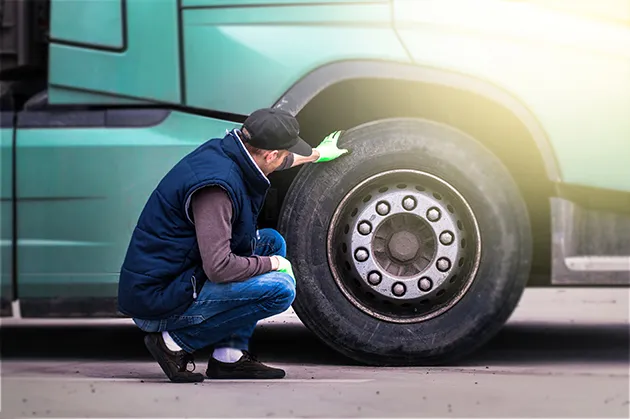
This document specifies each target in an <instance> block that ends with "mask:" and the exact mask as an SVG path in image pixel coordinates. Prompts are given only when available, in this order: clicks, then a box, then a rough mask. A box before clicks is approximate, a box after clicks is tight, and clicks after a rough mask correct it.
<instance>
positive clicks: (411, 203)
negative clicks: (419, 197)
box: [402, 196, 416, 211]
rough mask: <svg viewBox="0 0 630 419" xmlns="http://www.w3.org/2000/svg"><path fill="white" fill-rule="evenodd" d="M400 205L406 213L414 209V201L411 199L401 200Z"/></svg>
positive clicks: (409, 197)
mask: <svg viewBox="0 0 630 419" xmlns="http://www.w3.org/2000/svg"><path fill="white" fill-rule="evenodd" d="M402 204H403V208H404V209H406V210H407V211H411V210H412V209H414V208H415V207H416V200H415V199H414V198H413V197H411V196H408V197H406V198H405V199H403V202H402Z"/></svg>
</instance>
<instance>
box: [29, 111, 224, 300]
mask: <svg viewBox="0 0 630 419" xmlns="http://www.w3.org/2000/svg"><path fill="white" fill-rule="evenodd" d="M234 126H235V125H234V124H231V123H227V122H223V121H218V120H214V119H210V118H204V117H197V116H191V115H187V114H183V113H173V114H172V115H170V116H169V117H168V118H167V119H166V120H165V121H164V122H162V123H161V124H159V125H158V126H155V127H151V128H120V129H103V128H94V129H89V128H87V129H58V128H50V129H24V130H19V132H18V137H17V145H18V156H17V170H18V173H17V176H18V198H19V201H18V214H19V217H18V230H19V237H20V240H19V242H18V283H19V287H18V293H19V295H20V297H21V298H28V297H76V296H85V297H99V296H100V297H113V296H115V295H116V283H117V279H118V272H119V269H120V265H121V263H122V260H123V258H124V253H125V251H126V248H127V244H128V241H129V237H130V235H131V232H132V230H133V228H134V226H135V223H136V221H137V218H138V215H139V214H140V211H141V210H142V207H143V206H144V203H145V202H146V199H147V197H148V196H149V194H150V193H151V191H152V190H153V188H154V187H155V186H156V185H157V183H158V181H159V180H160V179H161V177H162V176H163V175H164V174H165V173H166V172H167V171H168V170H169V169H170V168H171V167H172V166H173V165H174V164H175V163H176V162H177V161H178V160H179V159H180V158H181V157H182V156H183V155H184V154H185V153H187V152H189V151H191V150H192V149H193V148H195V147H196V146H197V145H199V144H201V143H202V142H204V141H206V140H207V139H209V138H212V137H217V136H223V135H224V133H225V130H226V129H231V128H232V127H234ZM68 285H70V286H68Z"/></svg>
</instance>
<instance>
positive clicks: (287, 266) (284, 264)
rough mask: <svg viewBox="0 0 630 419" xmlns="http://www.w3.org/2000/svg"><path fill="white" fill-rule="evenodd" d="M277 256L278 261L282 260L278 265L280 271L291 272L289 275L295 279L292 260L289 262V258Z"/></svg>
mask: <svg viewBox="0 0 630 419" xmlns="http://www.w3.org/2000/svg"><path fill="white" fill-rule="evenodd" d="M276 257H277V258H278V261H279V262H280V265H279V266H278V272H283V273H285V274H289V276H291V278H293V280H294V281H295V275H294V274H293V267H292V266H291V262H289V261H288V260H287V259H285V258H283V257H282V256H276Z"/></svg>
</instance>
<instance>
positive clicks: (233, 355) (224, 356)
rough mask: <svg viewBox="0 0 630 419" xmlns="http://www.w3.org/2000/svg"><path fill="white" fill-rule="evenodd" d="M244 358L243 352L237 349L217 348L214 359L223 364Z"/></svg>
mask: <svg viewBox="0 0 630 419" xmlns="http://www.w3.org/2000/svg"><path fill="white" fill-rule="evenodd" d="M242 356H243V351H241V350H240V349H235V348H216V349H215V350H214V353H213V354H212V357H213V358H215V359H218V360H219V361H221V362H236V361H238V360H239V359H241V357H242Z"/></svg>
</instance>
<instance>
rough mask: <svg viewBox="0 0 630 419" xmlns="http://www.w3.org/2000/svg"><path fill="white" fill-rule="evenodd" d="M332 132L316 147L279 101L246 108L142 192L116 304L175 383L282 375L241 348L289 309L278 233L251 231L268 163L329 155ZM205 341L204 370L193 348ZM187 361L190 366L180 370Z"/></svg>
mask: <svg viewBox="0 0 630 419" xmlns="http://www.w3.org/2000/svg"><path fill="white" fill-rule="evenodd" d="M338 137H339V132H335V133H333V134H331V135H329V136H327V137H326V138H325V139H324V141H323V142H322V143H321V144H320V145H319V146H318V147H317V148H315V149H312V148H311V147H310V146H309V145H308V144H307V143H306V142H305V141H304V140H302V139H301V138H300V137H299V125H298V122H297V120H296V119H295V118H294V117H293V116H291V115H290V114H289V113H286V112H284V111H281V110H278V109H260V110H258V111H255V112H254V113H252V114H251V115H250V116H249V117H248V118H247V120H246V121H245V122H244V124H243V126H242V127H241V129H235V130H232V131H231V132H228V133H227V134H226V135H225V137H223V138H217V139H212V140H209V141H207V142H205V143H204V144H202V145H201V146H200V147H198V148H197V149H195V150H194V151H192V152H191V153H190V154H188V155H186V156H185V157H184V158H183V159H182V160H180V161H179V162H178V163H177V164H176V165H175V166H174V167H173V168H172V169H171V170H170V171H169V172H168V173H167V174H166V176H165V177H164V178H163V179H162V180H161V181H160V183H159V184H158V186H157V187H156V189H155V190H154V191H153V193H152V194H151V195H150V197H149V199H148V202H147V203H146V205H145V207H144V209H143V211H142V213H141V215H140V218H139V220H138V223H137V225H136V227H135V229H134V231H133V234H132V237H131V241H130V244H129V247H128V250H127V254H126V256H125V260H124V262H123V266H122V268H121V273H120V280H119V285H118V304H119V310H120V311H121V312H122V313H123V314H125V315H128V316H130V317H132V318H133V320H134V322H135V324H136V325H137V326H138V327H139V328H140V329H141V330H143V331H144V332H146V333H147V335H146V336H145V338H144V342H145V345H146V346H147V349H148V350H149V352H150V353H151V355H152V356H153V357H154V358H155V360H156V361H157V363H158V364H159V365H160V367H161V368H162V370H163V371H164V373H165V374H166V375H167V376H168V378H169V379H170V380H171V381H173V382H199V381H203V380H204V378H205V377H207V378H210V379H252V378H253V379H256V378H260V379H272V378H283V377H284V375H285V372H284V371H283V370H281V369H278V368H272V367H269V366H266V365H264V364H262V363H260V362H259V361H257V360H256V358H255V357H254V356H252V354H251V353H250V352H249V351H248V349H249V340H250V338H251V336H252V333H253V331H254V328H255V326H256V323H257V322H258V321H259V320H262V319H265V318H268V317H271V316H273V315H276V314H279V313H281V312H283V311H285V310H287V309H288V308H289V307H290V306H291V304H292V302H293V299H294V298H295V287H296V283H295V278H294V276H293V271H292V267H291V263H290V262H289V261H288V260H287V259H286V245H285V242H284V239H283V237H282V236H281V235H280V234H279V233H278V232H277V231H275V230H271V229H263V230H257V227H256V220H257V217H258V214H259V212H260V210H261V207H262V205H263V202H264V199H265V196H266V193H267V191H268V189H269V186H270V183H269V180H268V178H267V176H268V175H269V174H270V173H272V172H274V171H276V170H284V169H288V168H290V167H295V166H298V165H301V164H304V163H309V162H314V163H316V162H324V161H330V160H333V159H336V158H337V157H339V156H341V155H342V154H344V153H346V152H347V150H340V149H338V148H337V140H338ZM205 347H210V348H212V349H213V353H212V356H211V357H210V359H209V361H208V366H207V369H206V371H205V377H204V375H203V374H201V373H195V372H193V371H194V356H193V354H194V352H195V351H197V350H199V349H202V348H205ZM190 363H192V365H193V371H189V370H188V365H189V364H190Z"/></svg>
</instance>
